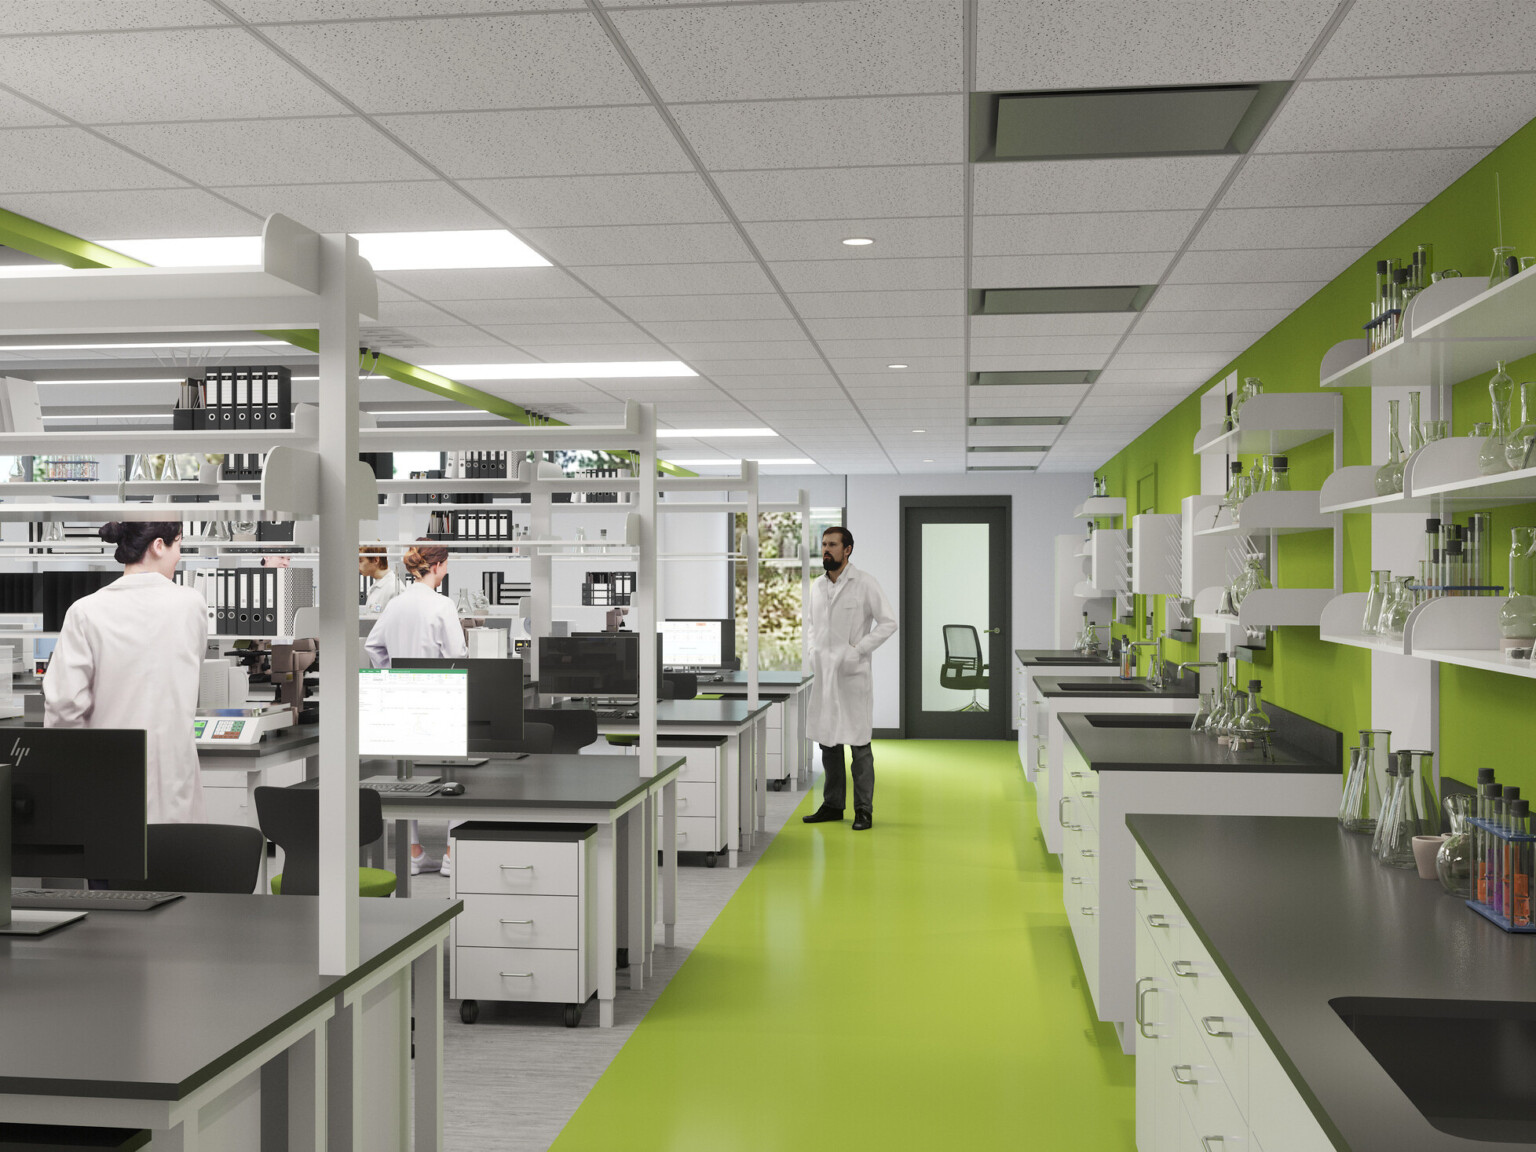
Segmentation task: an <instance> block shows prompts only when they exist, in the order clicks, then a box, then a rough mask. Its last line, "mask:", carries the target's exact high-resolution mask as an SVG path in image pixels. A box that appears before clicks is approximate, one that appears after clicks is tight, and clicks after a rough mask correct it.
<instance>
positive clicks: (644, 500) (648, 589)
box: [630, 404, 661, 964]
mask: <svg viewBox="0 0 1536 1152" xmlns="http://www.w3.org/2000/svg"><path fill="white" fill-rule="evenodd" d="M635 460H636V464H637V466H638V467H639V470H640V490H639V492H638V493H636V498H635V515H636V516H637V517H638V518H639V521H640V539H639V546H640V547H639V553H638V554H637V555H636V557H635V595H634V600H633V602H632V605H631V606H632V607H633V609H634V615H635V631H636V632H638V633H639V634H640V775H642V776H654V775H656V697H657V695H658V694H659V692H660V690H661V685H660V684H659V683H658V682H657V680H658V677H657V674H656V648H657V645H658V644H659V643H660V638H659V637H658V636H657V635H656V612H657V606H658V605H659V604H660V603H661V589H660V588H658V587H657V574H658V572H659V571H660V565H658V564H657V563H656V551H657V548H656V540H657V533H656V406H655V405H654V404H642V405H640V450H639V451H638V452H637V453H635ZM635 962H636V958H631V960H630V963H631V964H634V963H635Z"/></svg>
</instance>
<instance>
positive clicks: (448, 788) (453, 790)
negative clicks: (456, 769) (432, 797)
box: [441, 780, 464, 796]
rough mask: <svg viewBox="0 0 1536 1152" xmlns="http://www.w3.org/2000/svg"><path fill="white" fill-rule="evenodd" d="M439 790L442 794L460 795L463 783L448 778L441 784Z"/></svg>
mask: <svg viewBox="0 0 1536 1152" xmlns="http://www.w3.org/2000/svg"><path fill="white" fill-rule="evenodd" d="M441 791H442V793H443V795H444V796H462V795H464V785H462V784H460V783H459V782H458V781H457V780H450V781H448V783H446V784H444V785H443V787H442V789H441Z"/></svg>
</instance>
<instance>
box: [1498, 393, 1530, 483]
mask: <svg viewBox="0 0 1536 1152" xmlns="http://www.w3.org/2000/svg"><path fill="white" fill-rule="evenodd" d="M1504 463H1505V464H1507V465H1509V470H1510V471H1511V472H1518V471H1520V469H1522V468H1529V467H1530V466H1531V465H1532V464H1536V383H1532V382H1531V381H1530V380H1527V381H1525V382H1524V383H1523V384H1521V385H1520V423H1519V425H1517V426H1516V428H1515V429H1514V431H1512V432H1511V433H1510V434H1509V439H1507V440H1505V441H1504Z"/></svg>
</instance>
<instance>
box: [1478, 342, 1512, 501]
mask: <svg viewBox="0 0 1536 1152" xmlns="http://www.w3.org/2000/svg"><path fill="white" fill-rule="evenodd" d="M1514 391H1515V382H1514V381H1513V380H1511V379H1510V376H1509V373H1508V372H1506V371H1504V361H1502V360H1500V361H1499V362H1498V369H1497V371H1495V372H1494V374H1493V377H1492V378H1491V379H1490V380H1489V381H1488V398H1489V400H1490V401H1491V402H1492V405H1493V430H1492V431H1491V432H1489V434H1488V439H1486V440H1484V441H1483V447H1482V451H1480V452H1479V453H1478V455H1477V467H1478V471H1480V472H1481V473H1482V474H1483V475H1484V476H1492V475H1494V474H1495V473H1498V472H1507V471H1508V470H1509V463H1508V461H1506V460H1505V459H1504V444H1505V442H1506V441H1507V440H1508V439H1509V402H1510V399H1511V398H1512V396H1513V395H1514Z"/></svg>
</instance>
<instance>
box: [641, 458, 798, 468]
mask: <svg viewBox="0 0 1536 1152" xmlns="http://www.w3.org/2000/svg"><path fill="white" fill-rule="evenodd" d="M667 463H668V464H676V465H677V466H678V467H679V468H722V467H723V468H734V467H736V466H737V465H738V464H740V463H741V461H740V460H673V459H672V458H671V457H668V458H667ZM758 463H759V464H814V463H816V461H814V460H812V459H810V458H809V457H807V456H781V457H779V458H777V459H771V458H764V459H761V460H759V461H758Z"/></svg>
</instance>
